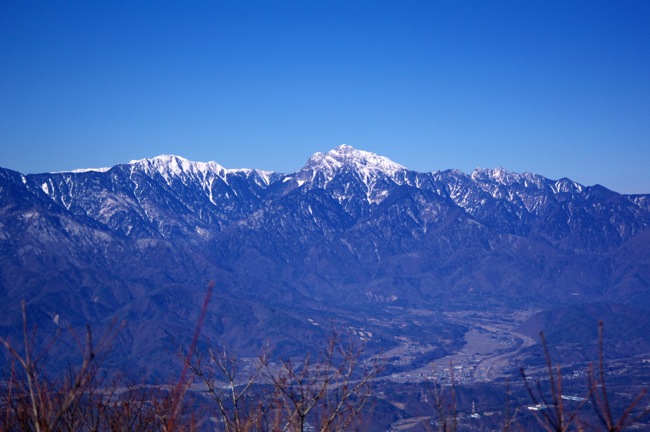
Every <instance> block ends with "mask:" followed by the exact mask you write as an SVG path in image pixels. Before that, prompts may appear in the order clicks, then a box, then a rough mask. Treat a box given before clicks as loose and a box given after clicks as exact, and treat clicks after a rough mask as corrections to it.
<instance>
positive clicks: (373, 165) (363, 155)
mask: <svg viewBox="0 0 650 432" xmlns="http://www.w3.org/2000/svg"><path fill="white" fill-rule="evenodd" d="M345 168H352V169H354V170H356V171H358V172H359V174H360V175H361V176H362V177H363V178H364V179H369V178H373V177H376V176H377V175H378V174H383V175H386V176H388V177H390V178H393V177H395V175H396V173H398V172H400V171H404V170H406V168H404V167H403V166H402V165H400V164H397V163H395V162H393V161H391V160H390V159H388V158H387V157H384V156H379V155H377V154H375V153H371V152H367V151H364V150H357V149H355V148H354V147H351V146H349V145H347V144H342V145H340V146H338V147H336V148H335V149H333V150H330V151H329V152H327V153H320V152H318V153H315V154H314V155H313V156H312V157H311V158H309V160H308V161H307V164H306V165H305V167H304V168H303V169H302V170H301V172H303V173H306V172H309V173H310V174H311V175H312V176H313V175H315V174H316V173H317V172H321V173H323V174H324V175H325V176H326V177H328V178H332V177H334V176H335V175H336V174H337V173H339V172H341V171H342V170H343V169H345Z"/></svg>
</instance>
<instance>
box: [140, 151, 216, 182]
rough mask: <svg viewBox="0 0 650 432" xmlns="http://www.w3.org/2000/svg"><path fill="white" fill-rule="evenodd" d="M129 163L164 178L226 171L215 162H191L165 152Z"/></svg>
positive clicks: (203, 175)
mask: <svg viewBox="0 0 650 432" xmlns="http://www.w3.org/2000/svg"><path fill="white" fill-rule="evenodd" d="M129 164H130V165H133V166H134V167H138V168H141V169H143V170H144V171H145V172H147V173H154V172H158V173H159V174H160V175H162V176H163V177H164V178H165V179H169V178H170V177H182V176H183V175H191V176H192V175H197V174H198V175H202V177H205V175H206V174H208V173H214V174H216V175H218V176H220V177H223V176H225V174H226V171H227V170H226V169H225V168H224V167H222V166H221V165H219V164H218V163H216V162H193V161H190V160H187V159H185V158H183V157H181V156H176V155H166V154H163V155H160V156H156V157H154V158H151V159H139V160H132V161H130V162H129Z"/></svg>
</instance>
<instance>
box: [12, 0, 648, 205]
mask: <svg viewBox="0 0 650 432" xmlns="http://www.w3.org/2000/svg"><path fill="white" fill-rule="evenodd" d="M342 143H346V144H349V145H352V146H354V147H356V148H358V149H363V150H367V151H372V152H375V153H378V154H381V155H384V156H387V157H389V158H390V159H392V160H394V161H395V162H398V163H400V164H402V165H404V166H406V167H408V168H410V169H414V170H417V171H436V170H442V169H448V168H457V169H460V170H461V171H464V172H471V171H472V170H473V169H474V168H476V167H483V168H494V167H503V168H506V169H509V170H512V171H516V172H524V171H530V172H536V173H539V174H542V175H545V176H547V177H550V178H553V179H557V178H560V177H569V178H571V179H573V180H575V181H578V182H580V183H582V184H585V185H593V184H596V183H599V184H602V185H604V186H606V187H609V188H611V189H613V190H616V191H619V192H623V193H650V2H649V1H647V0H639V1H627V0H620V1H619V0H617V1H611V0H608V1H599V0H584V1H580V0H562V1H552V0H503V1H500V0H489V1H486V0H477V1H470V0H442V1H436V0H427V1H415V0H413V1H398V0H395V1H382V0H372V1H354V0H344V1H337V0H322V1H315V0H297V1H246V0H236V1H219V0H214V1H192V0H189V1H183V2H181V1H162V0H156V1H134V0H129V1H117V0H111V1H29V0H27V1H24V0H0V166H2V167H5V168H10V169H14V170H16V171H20V172H22V173H36V172H46V171H61V170H70V169H74V168H90V167H104V166H112V165H115V164H118V163H125V162H128V161H129V160H132V159H140V158H144V157H153V156H156V155H159V154H163V153H166V154H178V155H180V156H183V157H186V158H188V159H190V160H196V161H210V160H213V161H216V162H218V163H220V164H221V165H223V166H225V167H227V168H243V167H247V168H259V169H266V170H274V171H280V172H292V171H296V170H298V169H299V168H300V167H301V166H302V165H303V164H304V163H305V161H306V160H307V159H308V158H309V156H311V154H313V153H315V152H317V151H322V152H325V151H328V150H330V149H332V148H334V147H336V146H338V145H340V144H342Z"/></svg>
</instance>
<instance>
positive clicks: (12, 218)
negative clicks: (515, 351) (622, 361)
mask: <svg viewBox="0 0 650 432" xmlns="http://www.w3.org/2000/svg"><path fill="white" fill-rule="evenodd" d="M0 251H1V252H0V312H1V313H0V332H1V334H3V335H6V336H8V337H10V338H11V339H14V340H20V338H21V336H20V335H21V331H22V327H21V322H22V318H21V300H25V302H26V304H27V312H28V316H29V319H30V322H31V323H32V324H33V325H35V326H37V327H38V329H39V332H42V333H43V334H46V335H47V334H52V333H53V332H55V331H56V330H57V329H66V328H69V327H71V328H78V327H80V326H83V325H84V324H85V323H90V325H91V326H92V327H93V328H97V329H98V330H99V331H101V329H105V328H107V327H108V326H109V325H110V323H111V322H113V321H114V320H117V321H118V322H124V323H125V324H124V328H123V329H122V330H121V331H120V333H119V335H118V337H117V339H116V340H115V342H114V352H115V356H114V359H113V361H114V362H116V363H117V364H119V365H123V364H129V365H130V366H131V367H133V368H135V367H139V368H142V369H143V370H145V369H146V370H153V371H160V370H164V368H165V367H166V366H165V365H166V364H167V361H168V360H167V359H168V358H169V355H168V353H169V352H173V351H174V350H175V349H176V347H177V345H178V344H183V343H187V341H188V340H190V339H191V337H192V334H193V331H194V328H195V326H196V323H197V321H198V316H199V313H200V310H201V305H202V303H203V299H204V297H205V295H206V289H205V287H206V286H207V284H208V282H209V281H211V280H214V281H215V282H216V288H215V292H214V295H213V298H212V300H211V302H210V304H209V307H208V310H207V314H206V318H205V322H204V325H203V328H202V333H203V335H204V337H205V338H206V339H209V340H210V341H212V342H213V343H218V344H220V345H223V346H227V347H229V348H230V349H233V350H235V351H237V352H239V353H241V354H242V355H254V354H255V353H256V352H258V351H259V350H260V349H261V348H262V347H263V346H270V347H271V348H272V349H273V350H275V351H277V352H281V353H287V354H291V353H297V352H300V351H301V350H303V349H305V347H306V349H310V347H312V346H316V344H317V341H318V340H319V339H320V338H322V337H323V336H324V335H326V334H327V332H328V331H329V329H330V328H331V327H332V326H333V325H334V326H341V327H344V328H347V329H351V330H352V331H353V332H354V334H358V335H361V336H360V337H361V338H362V339H364V341H365V342H366V343H368V346H369V349H371V350H372V349H377V350H386V349H390V347H393V346H395V345H396V344H398V343H399V342H398V341H399V340H401V339H403V338H408V339H409V340H413V341H426V342H427V343H429V344H433V345H435V346H436V347H437V349H438V354H439V355H440V356H444V355H445V354H446V353H449V352H453V351H454V350H456V349H458V348H459V347H460V346H461V345H462V343H463V342H462V335H463V333H464V331H465V330H466V328H465V327H464V325H463V324H462V323H459V322H450V321H449V320H445V318H444V316H445V313H446V312H449V311H474V312H481V311H504V313H508V312H512V311H520V310H533V311H549V310H554V309H557V310H559V309H561V308H566V307H568V306H571V305H584V304H588V303H599V304H614V303H615V304H622V305H626V307H629V308H634V310H637V311H647V310H648V309H649V308H650V195H648V194H646V195H623V194H619V193H616V192H614V191H611V190H608V189H606V188H605V187H602V186H599V185H595V186H583V185H580V184H578V183H576V182H574V181H571V180H570V179H567V178H562V179H559V180H552V179H548V178H545V177H543V176H541V175H538V174H531V173H514V172H510V171H507V170H505V169H502V168H497V169H476V170H475V171H473V172H472V173H470V174H466V173H463V172H460V171H457V170H445V171H436V172H426V173H422V172H415V171H412V170H409V169H407V168H405V167H403V166H401V165H399V164H397V163H394V162H392V161H390V160H389V159H387V158H385V157H383V156H379V155H376V154H373V153H370V152H366V151H362V150H357V149H354V148H352V147H350V146H347V145H342V146H339V147H337V148H335V149H333V150H331V151H329V152H327V153H325V154H323V153H316V154H314V155H313V156H312V157H311V158H309V160H308V161H307V162H306V164H305V165H304V167H303V168H302V169H300V170H299V171H297V172H294V173H290V174H282V173H276V172H267V171H260V170H249V169H239V170H232V169H226V168H224V167H222V166H220V165H219V164H217V163H215V162H207V163H204V162H192V161H188V160H186V159H184V158H182V157H179V156H171V155H163V156H158V157H155V158H152V159H143V160H137V161H131V162H130V163H127V164H121V165H117V166H114V167H111V168H106V169H97V170H78V171H73V172H61V173H46V174H29V175H23V174H21V173H18V172H15V171H12V170H10V169H0ZM414 310H426V311H433V312H439V314H433V316H431V317H429V318H427V319H426V320H425V321H426V322H423V321H422V320H417V319H414V318H413V315H412V313H411V312H412V311H414ZM626 310H628V309H626ZM641 313H643V312H639V314H641ZM539 321H540V322H542V321H544V320H539ZM547 321H548V320H546V321H544V322H547Z"/></svg>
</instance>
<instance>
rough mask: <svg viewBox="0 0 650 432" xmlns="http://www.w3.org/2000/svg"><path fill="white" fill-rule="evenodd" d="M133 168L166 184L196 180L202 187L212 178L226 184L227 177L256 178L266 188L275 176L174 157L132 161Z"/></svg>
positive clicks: (163, 156)
mask: <svg viewBox="0 0 650 432" xmlns="http://www.w3.org/2000/svg"><path fill="white" fill-rule="evenodd" d="M129 165H131V166H132V167H133V168H139V169H141V170H143V171H144V172H146V173H147V174H149V175H151V174H155V173H158V174H160V175H161V176H162V177H163V178H164V179H165V180H166V181H167V182H168V183H169V182H171V180H172V179H173V178H178V179H181V180H183V179H194V180H198V181H199V182H200V183H201V184H202V185H203V187H204V188H205V187H207V186H209V184H210V183H211V182H212V180H214V177H215V176H216V177H219V178H221V179H222V180H223V181H224V182H226V183H228V176H229V175H233V174H235V175H243V176H245V177H247V178H248V177H251V176H257V177H259V179H261V180H262V183H263V184H264V185H265V186H268V185H269V184H270V183H271V181H273V177H274V176H275V175H276V173H275V172H273V171H263V170H256V169H249V168H240V169H227V168H224V167H223V166H221V165H219V164H218V163H216V162H213V161H210V162H195V161H190V160H188V159H185V158H184V157H181V156H176V155H166V154H163V155H160V156H156V157H154V158H151V159H149V158H146V159H139V160H132V161H130V162H129Z"/></svg>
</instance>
